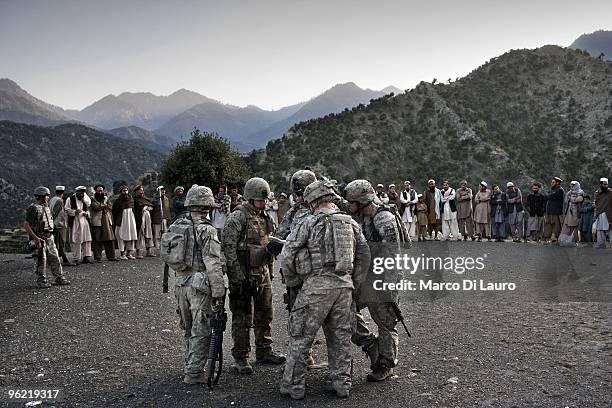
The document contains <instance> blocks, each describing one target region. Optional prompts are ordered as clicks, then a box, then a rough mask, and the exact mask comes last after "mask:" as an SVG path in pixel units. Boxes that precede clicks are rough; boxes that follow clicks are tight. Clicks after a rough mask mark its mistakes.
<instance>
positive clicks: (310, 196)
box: [304, 180, 337, 204]
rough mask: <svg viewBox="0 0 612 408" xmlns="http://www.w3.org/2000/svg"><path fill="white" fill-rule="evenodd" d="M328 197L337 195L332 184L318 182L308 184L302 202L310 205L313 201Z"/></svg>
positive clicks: (323, 181)
mask: <svg viewBox="0 0 612 408" xmlns="http://www.w3.org/2000/svg"><path fill="white" fill-rule="evenodd" d="M328 195H334V196H335V195H337V194H336V191H335V190H334V184H333V183H332V182H330V181H325V180H318V181H315V182H314V183H310V184H309V185H308V187H306V189H305V190H304V201H306V202H307V203H308V204H311V203H312V202H314V201H315V200H317V199H319V198H321V197H325V196H328Z"/></svg>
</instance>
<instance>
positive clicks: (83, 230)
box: [64, 186, 93, 264]
mask: <svg viewBox="0 0 612 408" xmlns="http://www.w3.org/2000/svg"><path fill="white" fill-rule="evenodd" d="M85 191H87V188H85V186H78V187H77V188H76V189H75V193H74V194H73V195H72V196H71V197H70V198H68V200H66V205H65V206H64V209H65V211H66V214H67V215H68V222H69V224H70V228H71V233H70V249H71V250H72V258H73V261H74V262H75V263H76V264H79V263H81V262H82V263H93V261H92V259H91V256H92V255H93V253H92V252H91V231H90V229H89V206H90V205H91V200H90V199H89V197H88V196H87V195H86V194H85Z"/></svg>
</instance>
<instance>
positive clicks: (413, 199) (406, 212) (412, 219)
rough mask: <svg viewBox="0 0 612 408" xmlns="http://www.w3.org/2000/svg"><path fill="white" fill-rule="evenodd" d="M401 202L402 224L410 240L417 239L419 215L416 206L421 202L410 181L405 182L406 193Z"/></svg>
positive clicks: (401, 195)
mask: <svg viewBox="0 0 612 408" xmlns="http://www.w3.org/2000/svg"><path fill="white" fill-rule="evenodd" d="M399 200H400V204H401V205H400V213H401V215H402V222H403V223H404V226H405V227H406V231H408V234H409V235H410V238H416V236H417V231H416V225H417V214H416V205H417V202H418V201H419V197H418V194H417V192H416V191H415V190H414V189H413V188H412V184H411V183H410V181H408V180H406V181H404V191H402V192H401V194H400V196H399Z"/></svg>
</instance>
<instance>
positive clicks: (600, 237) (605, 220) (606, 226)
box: [595, 177, 612, 248]
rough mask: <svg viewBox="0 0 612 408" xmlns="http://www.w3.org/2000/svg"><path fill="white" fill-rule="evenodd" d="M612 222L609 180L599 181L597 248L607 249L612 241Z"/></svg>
mask: <svg viewBox="0 0 612 408" xmlns="http://www.w3.org/2000/svg"><path fill="white" fill-rule="evenodd" d="M611 221H612V191H610V189H609V187H608V179H607V178H606V177H602V178H600V179H599V190H597V191H596V192H595V228H596V230H597V247H598V248H605V247H606V241H608V240H609V239H610V222H611Z"/></svg>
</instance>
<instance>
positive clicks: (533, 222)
mask: <svg viewBox="0 0 612 408" xmlns="http://www.w3.org/2000/svg"><path fill="white" fill-rule="evenodd" d="M541 188H542V184H541V183H540V182H539V181H534V182H533V183H531V193H529V195H528V196H527V201H526V202H525V208H526V210H527V213H528V214H529V220H528V221H527V235H528V236H529V237H530V238H531V240H533V241H537V242H540V239H542V228H543V226H544V207H545V205H546V198H545V197H544V196H543V195H542V194H541V193H540V189H541ZM526 240H527V239H526V238H525V241H526Z"/></svg>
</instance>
